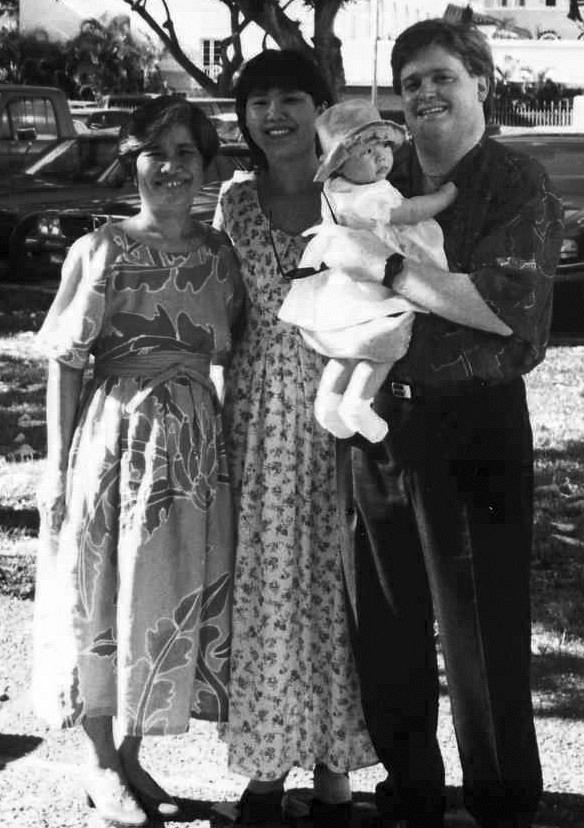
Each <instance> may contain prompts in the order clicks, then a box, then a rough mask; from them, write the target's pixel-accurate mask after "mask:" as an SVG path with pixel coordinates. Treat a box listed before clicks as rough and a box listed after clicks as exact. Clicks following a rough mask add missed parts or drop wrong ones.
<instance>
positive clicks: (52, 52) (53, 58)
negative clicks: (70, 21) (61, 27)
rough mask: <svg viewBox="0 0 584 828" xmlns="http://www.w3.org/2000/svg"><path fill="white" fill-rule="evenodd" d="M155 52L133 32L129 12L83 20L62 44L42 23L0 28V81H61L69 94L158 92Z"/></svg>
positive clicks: (150, 45) (50, 83) (158, 77)
mask: <svg viewBox="0 0 584 828" xmlns="http://www.w3.org/2000/svg"><path fill="white" fill-rule="evenodd" d="M159 57H160V50H159V49H157V48H155V47H154V45H153V43H152V42H151V41H150V40H146V39H138V38H136V37H135V36H134V35H133V33H132V31H131V29H130V19H129V17H128V16H127V15H118V16H116V17H114V18H112V19H111V20H108V19H107V18H106V17H104V18H102V19H101V20H97V19H95V18H90V19H88V20H85V21H83V22H82V23H81V26H80V30H79V33H78V34H77V35H76V36H75V37H74V38H71V39H70V40H68V41H65V42H62V43H60V42H56V41H51V40H49V38H48V36H47V33H46V32H45V31H44V30H43V29H40V28H39V29H36V30H35V31H34V32H32V33H29V34H20V33H19V32H18V31H17V30H8V29H3V30H0V82H4V83H26V84H49V85H52V86H59V87H61V89H63V90H64V91H65V93H66V94H67V96H68V97H70V98H76V97H98V96H99V95H101V94H105V93H107V92H125V93H141V92H145V91H147V92H148V91H151V92H157V91H160V90H161V88H162V85H163V81H162V76H161V74H160V70H159V68H158V60H159Z"/></svg>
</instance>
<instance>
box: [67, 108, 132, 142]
mask: <svg viewBox="0 0 584 828" xmlns="http://www.w3.org/2000/svg"><path fill="white" fill-rule="evenodd" d="M72 114H73V115H74V117H73V123H74V124H75V128H76V130H77V132H79V133H83V132H87V131H88V130H96V129H100V130H102V129H108V130H110V132H112V134H113V135H117V134H118V132H119V131H120V127H122V126H124V124H126V123H127V122H128V120H129V118H130V116H131V114H132V110H131V109H124V108H123V107H121V106H112V107H109V108H107V109H103V108H101V107H95V108H91V109H90V108H88V109H85V110H76V111H73V110H72Z"/></svg>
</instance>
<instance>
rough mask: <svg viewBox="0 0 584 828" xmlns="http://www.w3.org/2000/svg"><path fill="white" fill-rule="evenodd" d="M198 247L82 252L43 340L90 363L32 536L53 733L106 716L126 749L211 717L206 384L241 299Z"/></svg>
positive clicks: (44, 697) (221, 626)
mask: <svg viewBox="0 0 584 828" xmlns="http://www.w3.org/2000/svg"><path fill="white" fill-rule="evenodd" d="M203 232H204V240H203V243H202V244H200V245H199V246H195V245H193V250H192V251H189V252H187V253H185V254H180V255H179V254H168V253H164V252H161V251H158V250H155V249H151V248H149V247H147V246H146V245H144V244H143V243H139V242H137V241H134V240H132V239H131V238H130V237H128V236H127V235H126V234H125V233H124V232H123V231H122V230H121V229H120V228H118V227H116V225H108V226H106V227H104V228H102V229H101V230H99V231H97V232H95V233H93V234H91V235H89V236H86V237H84V238H82V239H80V240H79V241H78V242H76V243H75V245H74V246H73V247H72V249H71V251H70V253H69V256H68V258H67V261H66V263H65V266H64V270H63V280H62V287H61V289H60V291H59V294H58V295H57V298H56V299H55V302H54V304H53V307H52V309H51V311H50V312H49V314H48V317H47V320H46V322H45V325H44V327H43V329H42V330H41V333H40V338H41V343H42V345H43V348H44V350H45V352H46V353H47V354H48V355H49V356H51V357H53V358H55V359H58V360H59V361H60V362H62V363H63V364H65V365H68V366H70V367H73V368H82V367H83V366H84V365H85V364H86V362H87V359H88V357H89V355H90V354H93V355H94V357H95V372H94V376H93V379H92V380H91V381H90V383H89V385H88V387H87V389H86V391H85V393H84V396H83V399H82V403H81V405H80V409H79V411H78V414H77V420H76V428H75V432H74V436H73V442H72V446H71V450H70V456H69V469H68V480H67V512H66V517H65V521H64V523H63V526H62V528H61V530H60V533H59V535H58V537H54V536H53V537H52V536H50V535H49V534H48V531H47V529H46V528H44V527H43V529H42V532H41V537H42V544H41V550H40V553H39V568H38V578H37V584H38V586H37V601H36V608H35V655H34V665H33V696H34V700H35V706H36V708H37V711H38V712H39V713H40V714H41V715H42V716H44V717H45V718H47V719H48V720H49V722H50V723H51V724H53V725H56V726H68V725H72V724H75V723H77V722H79V721H80V720H81V719H82V718H83V717H85V716H88V717H92V716H99V715H105V716H116V717H117V722H118V726H119V732H120V734H130V735H135V736H141V735H144V734H167V733H181V732H183V731H185V730H186V729H187V727H188V720H189V716H190V715H194V716H197V717H199V718H205V719H219V720H222V719H225V718H226V714H227V681H228V667H229V643H230V620H231V619H230V612H231V601H232V574H233V542H232V501H231V495H230V486H229V479H228V470H227V461H226V455H225V449H224V444H223V436H222V425H221V417H220V414H219V411H218V405H217V400H216V397H215V395H214V392H213V390H212V386H211V385H210V383H209V380H208V379H207V378H206V376H205V374H206V375H207V377H208V373H209V362H210V360H211V359H214V360H218V361H221V360H223V359H224V358H225V356H226V354H227V353H228V351H229V349H230V344H231V334H230V328H231V325H232V323H233V321H234V318H235V316H236V315H237V313H238V309H239V307H240V305H241V302H242V292H243V288H242V285H241V282H240V277H239V271H238V267H237V262H236V260H235V258H234V255H233V251H232V250H231V248H230V246H229V243H228V240H227V239H226V238H225V237H224V236H222V235H221V234H219V233H217V232H216V231H213V230H211V229H210V228H206V229H205V230H204V231H203ZM145 362H146V367H143V368H141V367H140V366H142V365H144V363H145ZM169 367H170V369H169Z"/></svg>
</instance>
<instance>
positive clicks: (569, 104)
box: [491, 98, 574, 127]
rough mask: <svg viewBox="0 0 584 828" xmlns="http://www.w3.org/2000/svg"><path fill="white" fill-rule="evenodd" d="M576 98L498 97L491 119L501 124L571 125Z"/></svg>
mask: <svg viewBox="0 0 584 828" xmlns="http://www.w3.org/2000/svg"><path fill="white" fill-rule="evenodd" d="M573 120H574V99H573V98H560V99H559V100H557V101H549V102H545V103H542V102H538V101H529V100H527V101H525V100H506V99H498V100H495V101H494V102H493V109H492V112H491V121H492V122H493V123H494V124H499V125H501V126H526V127H528V126H537V127H539V126H550V127H571V126H573Z"/></svg>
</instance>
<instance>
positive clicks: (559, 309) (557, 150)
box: [495, 131, 584, 336]
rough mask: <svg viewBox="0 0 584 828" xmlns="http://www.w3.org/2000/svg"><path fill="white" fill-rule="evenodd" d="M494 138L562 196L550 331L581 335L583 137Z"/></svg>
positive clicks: (583, 308)
mask: <svg viewBox="0 0 584 828" xmlns="http://www.w3.org/2000/svg"><path fill="white" fill-rule="evenodd" d="M495 137H496V139H497V140H499V141H502V142H503V143H504V144H505V145H506V146H508V147H511V148H514V149H516V150H520V151H521V152H525V153H527V154H528V155H531V156H532V157H533V158H536V159H537V160H538V161H539V162H540V163H541V164H543V166H544V167H545V168H546V170H547V172H548V174H549V176H550V178H551V180H552V182H553V183H554V184H555V186H556V188H557V190H558V192H559V193H560V195H561V197H562V200H563V202H564V208H565V221H566V229H565V234H564V241H563V244H562V251H561V254H560V264H559V265H558V268H557V271H556V276H555V281H554V312H553V320H552V332H553V333H554V334H558V335H566V336H570V335H577V336H584V135H582V134H580V133H568V132H558V133H552V132H545V133H540V132H533V131H531V132H521V133H504V132H502V133H501V134H500V135H497V136H495Z"/></svg>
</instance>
